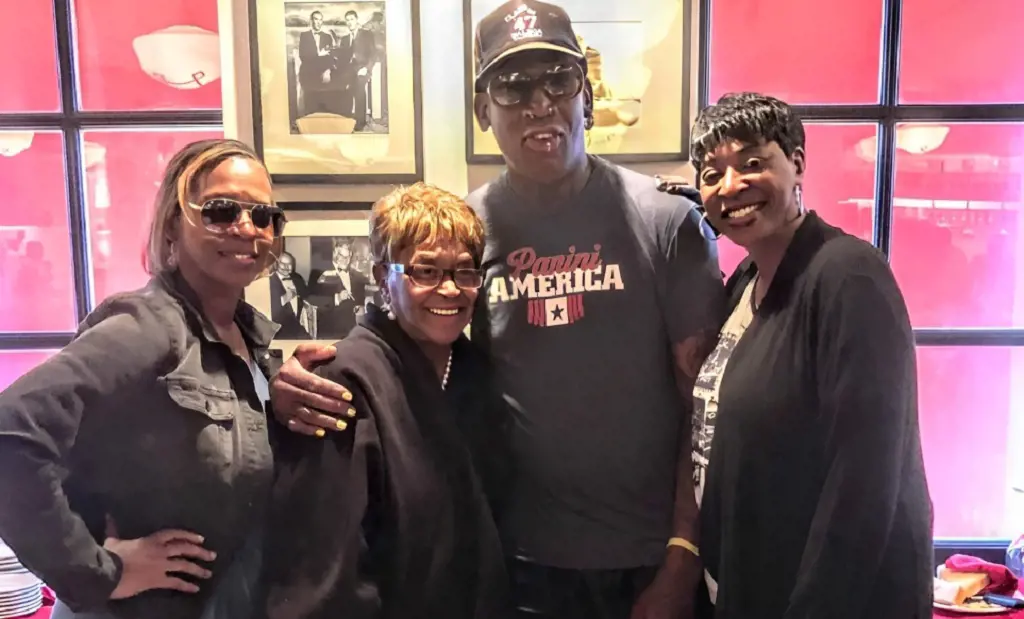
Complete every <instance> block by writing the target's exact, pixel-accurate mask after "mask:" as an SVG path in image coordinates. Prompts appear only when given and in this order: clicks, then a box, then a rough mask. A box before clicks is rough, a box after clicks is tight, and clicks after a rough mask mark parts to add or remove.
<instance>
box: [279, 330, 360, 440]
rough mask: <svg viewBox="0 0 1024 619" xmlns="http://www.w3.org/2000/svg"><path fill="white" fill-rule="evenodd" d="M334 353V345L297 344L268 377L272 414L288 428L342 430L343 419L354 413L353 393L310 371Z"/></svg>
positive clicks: (315, 432)
mask: <svg viewBox="0 0 1024 619" xmlns="http://www.w3.org/2000/svg"><path fill="white" fill-rule="evenodd" d="M335 353H336V350H335V348H334V346H323V345H320V344H313V343H306V344H299V345H298V346H297V347H296V348H295V352H294V353H293V354H292V356H291V358H289V359H288V360H287V361H285V362H284V364H283V365H282V366H281V369H280V371H278V373H277V374H276V375H275V376H274V378H273V379H272V380H271V381H270V402H271V405H272V408H273V412H274V417H275V418H276V419H277V420H278V421H279V422H280V423H282V424H284V425H285V426H287V427H288V429H290V430H291V431H293V432H297V433H299V434H308V435H311V436H324V435H325V434H326V431H328V430H333V431H341V430H345V429H346V428H347V427H348V424H347V422H346V419H351V418H352V417H355V414H356V411H355V409H354V408H352V393H351V392H349V391H348V390H347V389H345V388H344V387H342V386H341V385H339V384H337V383H335V382H332V381H329V380H327V379H326V378H321V377H320V376H317V375H316V374H313V372H312V371H313V370H314V369H315V368H316V367H318V366H320V365H323V364H325V363H329V362H330V361H331V360H333V359H334V355H335Z"/></svg>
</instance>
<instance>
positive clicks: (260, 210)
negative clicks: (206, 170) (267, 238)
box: [189, 198, 288, 237]
mask: <svg viewBox="0 0 1024 619" xmlns="http://www.w3.org/2000/svg"><path fill="white" fill-rule="evenodd" d="M189 206H191V207H192V208H194V209H197V210H199V214H200V216H201V217H202V218H203V225H204V226H206V228H207V229H208V230H211V231H213V232H223V231H224V229H225V228H227V227H228V226H231V225H232V224H234V223H236V222H237V221H238V218H239V217H241V216H242V211H247V212H248V213H249V218H250V219H251V220H252V225H253V226H255V227H256V228H259V229H260V230H265V229H267V228H270V227H272V228H273V231H274V236H275V237H277V236H281V233H282V232H284V224H285V223H286V222H287V221H288V218H286V217H285V216H284V211H282V210H281V208H280V207H277V206H274V205H272V204H254V203H252V202H240V201H238V200H232V199H230V198H213V199H211V200H207V201H206V202H203V204H202V206H199V205H197V204H191V203H190V204H189Z"/></svg>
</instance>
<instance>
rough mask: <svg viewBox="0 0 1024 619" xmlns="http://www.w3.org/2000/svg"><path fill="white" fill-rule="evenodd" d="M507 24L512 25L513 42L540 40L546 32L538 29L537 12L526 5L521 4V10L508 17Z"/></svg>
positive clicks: (506, 17)
mask: <svg viewBox="0 0 1024 619" xmlns="http://www.w3.org/2000/svg"><path fill="white" fill-rule="evenodd" d="M505 23H507V24H512V32H511V36H512V40H513V41H522V40H523V39H538V38H540V37H543V36H544V31H543V30H541V29H540V28H538V27H537V11H534V10H533V9H531V8H530V7H528V6H526V5H525V4H520V5H519V8H517V9H516V10H514V11H512V12H511V13H509V14H508V15H506V16H505Z"/></svg>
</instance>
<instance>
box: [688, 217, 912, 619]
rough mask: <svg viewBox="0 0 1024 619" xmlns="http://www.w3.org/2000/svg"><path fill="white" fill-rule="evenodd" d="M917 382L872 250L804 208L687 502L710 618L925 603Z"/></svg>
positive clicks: (805, 615)
mask: <svg viewBox="0 0 1024 619" xmlns="http://www.w3.org/2000/svg"><path fill="white" fill-rule="evenodd" d="M755 272H756V271H755V269H754V267H753V265H752V264H751V263H750V262H749V261H748V262H746V263H744V264H742V265H740V268H739V269H738V271H737V273H736V274H734V275H733V277H732V278H731V279H730V282H729V287H730V291H731V292H733V293H734V294H733V295H732V297H733V302H734V303H735V302H736V299H738V298H739V297H740V295H741V294H742V291H743V288H744V287H745V285H746V284H747V283H748V282H749V281H750V280H751V279H752V278H753V276H754V274H755ZM916 381H917V376H916V370H915V351H914V337H913V332H912V331H911V327H910V321H909V318H908V315H907V310H906V307H905V304H904V301H903V297H902V295H901V293H900V290H899V288H898V287H897V285H896V281H895V279H894V278H893V275H892V272H891V271H890V269H889V266H888V264H887V263H886V261H885V258H884V257H883V256H882V255H881V254H880V253H879V252H878V251H876V250H875V249H874V248H873V247H871V246H870V245H868V244H867V243H865V242H863V241H861V240H860V239H857V238H855V237H852V236H850V235H847V234H845V233H844V232H842V231H841V230H839V229H838V228H834V227H832V226H829V225H828V224H826V223H824V222H823V221H821V219H819V218H818V217H817V216H816V215H815V214H814V213H810V214H809V215H808V216H807V218H806V220H805V221H804V222H803V223H802V224H801V226H800V228H799V229H798V230H797V232H796V235H795V236H794V238H793V241H792V243H791V244H790V246H789V248H788V250H787V251H786V255H785V257H784V258H783V260H782V263H781V265H780V266H779V270H778V272H777V274H776V276H775V278H774V279H773V281H772V283H771V286H770V288H769V290H768V293H767V295H766V297H765V299H764V301H763V302H762V304H761V306H760V308H759V309H758V310H757V311H756V312H755V316H754V319H753V322H752V323H751V324H750V326H749V328H748V329H747V331H746V333H745V334H744V335H743V336H742V338H741V339H740V340H739V342H738V344H737V345H736V348H735V350H734V351H733V353H732V356H731V357H730V359H729V362H728V364H727V365H726V368H725V374H724V376H723V378H722V384H721V392H720V400H719V403H718V418H717V425H716V434H715V438H714V442H713V447H712V450H711V461H710V464H709V468H708V477H707V481H706V486H705V491H704V499H703V504H702V509H701V556H702V558H703V559H704V561H705V564H706V567H707V569H708V571H709V572H710V573H711V575H712V576H713V577H714V578H715V580H716V581H717V582H718V587H719V588H718V604H717V606H716V612H715V617H716V618H717V619H749V618H750V617H757V618H758V619H775V618H785V619H823V618H826V617H827V618H828V619H845V618H849V619H855V618H856V619H867V618H870V619H915V618H918V619H923V618H930V617H931V616H932V614H931V598H932V587H931V581H932V575H931V567H932V529H931V524H932V516H931V504H930V500H929V496H928V489H927V485H926V482H925V473H924V463H923V460H922V456H921V438H920V430H919V427H918V416H917V387H916Z"/></svg>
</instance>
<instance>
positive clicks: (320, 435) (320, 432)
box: [316, 428, 327, 438]
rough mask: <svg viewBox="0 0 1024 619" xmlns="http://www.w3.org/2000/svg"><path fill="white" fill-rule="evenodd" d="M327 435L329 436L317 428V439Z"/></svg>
mask: <svg viewBox="0 0 1024 619" xmlns="http://www.w3.org/2000/svg"><path fill="white" fill-rule="evenodd" d="M325 434H327V433H326V432H324V429H323V428H317V430H316V437H317V438H323V437H324V435H325Z"/></svg>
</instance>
